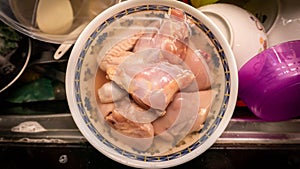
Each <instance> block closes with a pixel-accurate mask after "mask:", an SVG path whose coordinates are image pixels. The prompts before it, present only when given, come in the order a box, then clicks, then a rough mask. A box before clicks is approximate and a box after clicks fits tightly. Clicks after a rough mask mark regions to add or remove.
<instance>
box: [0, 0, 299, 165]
mask: <svg viewBox="0 0 300 169" xmlns="http://www.w3.org/2000/svg"><path fill="white" fill-rule="evenodd" d="M225 2H226V1H225ZM241 3H242V2H241ZM260 14H261V13H260ZM257 17H258V18H259V19H261V20H262V18H260V17H263V15H257ZM267 21H268V20H267ZM2 24H3V23H2ZM0 33H1V32H0ZM17 34H18V36H21V37H22V40H20V41H21V43H22V48H23V50H22V51H19V50H18V51H17V53H18V55H19V56H21V57H22V63H18V64H22V66H23V68H21V69H18V71H17V72H14V73H15V75H14V76H17V78H15V79H13V80H11V79H9V81H13V83H6V84H1V82H0V85H1V86H0V87H2V86H4V87H3V88H4V89H3V90H2V91H1V92H0V107H1V109H0V168H3V169H22V168H30V169H38V168H44V169H96V168H97V169H100V168H131V167H129V166H126V165H123V164H121V163H119V162H116V161H114V160H112V159H110V158H108V157H107V156H105V155H103V154H102V153H101V152H99V151H98V150H97V149H96V148H95V147H94V146H93V145H92V144H91V143H90V142H89V141H88V140H87V139H86V137H84V136H83V134H82V133H81V131H80V130H79V129H78V127H77V125H76V123H75V122H74V119H73V117H72V114H71V111H70V108H69V104H68V100H67V94H66V86H65V85H66V81H65V78H66V69H67V66H68V65H67V64H68V60H69V57H70V54H71V50H72V47H73V46H72V43H73V42H72V43H71V45H69V46H70V49H67V50H66V53H63V55H62V56H61V58H59V59H55V58H54V55H55V53H56V52H57V49H58V48H59V47H61V46H60V43H52V42H53V41H52V42H45V41H41V40H38V39H36V38H32V37H29V36H26V35H23V34H21V33H17ZM20 41H18V42H20ZM10 42H16V40H15V39H14V40H10ZM274 43H275V41H274ZM0 47H1V46H0ZM25 47H26V50H25ZM11 62H12V63H13V64H15V65H17V63H16V62H15V61H11ZM24 62H25V63H24ZM19 67H21V66H19ZM297 69H298V68H297ZM0 75H3V74H0ZM0 77H1V76H0ZM3 79H4V80H7V79H5V78H3ZM4 80H3V81H2V83H3V82H4ZM0 90H1V88H0ZM293 103H294V102H293ZM299 111H300V110H299ZM299 128H300V118H299V116H295V117H292V118H288V119H284V120H276V121H268V120H265V119H262V118H259V117H258V116H256V115H255V114H254V113H253V112H252V110H251V109H249V107H247V105H246V104H245V102H243V101H242V100H241V99H240V98H237V101H236V104H235V108H234V112H233V115H232V118H231V119H230V121H229V124H228V125H227V127H226V128H225V130H224V132H222V134H221V136H220V137H219V138H217V140H216V141H215V143H214V144H213V145H212V146H211V147H210V148H209V149H207V150H206V151H205V152H203V153H202V154H200V155H199V156H198V157H196V158H194V159H192V160H191V161H188V162H186V163H183V164H180V165H178V166H174V167H171V168H174V169H175V168H178V169H179V168H180V169H192V168H203V169H240V168H245V169H252V168H280V169H299V168H300V130H299Z"/></svg>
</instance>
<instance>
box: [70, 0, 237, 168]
mask: <svg viewBox="0 0 300 169" xmlns="http://www.w3.org/2000/svg"><path fill="white" fill-rule="evenodd" d="M150 5H154V6H155V5H156V6H159V5H161V6H168V7H169V8H170V7H172V8H180V9H182V10H184V11H188V13H189V14H190V15H192V16H193V17H195V18H201V22H202V23H203V26H205V25H210V28H204V29H207V33H210V35H212V36H215V37H218V39H215V40H212V41H213V43H217V45H219V47H222V46H221V45H220V44H222V45H224V48H222V51H220V52H223V53H224V55H225V53H226V58H225V60H226V59H227V60H228V63H225V64H226V66H227V67H228V69H229V70H228V71H227V72H226V71H225V74H226V75H225V78H226V77H227V78H228V84H230V87H229V88H228V89H227V90H226V91H227V92H230V93H229V94H228V97H227V100H226V101H228V102H227V103H228V104H226V105H224V106H223V107H222V108H221V109H224V116H223V117H222V118H221V119H220V120H219V125H218V126H216V127H215V131H219V132H213V133H211V135H210V136H209V137H208V138H207V140H206V142H205V143H203V144H202V145H201V149H200V148H199V147H197V148H195V149H194V150H193V151H190V152H188V153H187V154H185V155H184V156H181V155H180V154H178V155H177V156H176V158H174V159H170V160H166V161H159V162H158V161H155V160H153V161H148V159H147V156H145V159H143V160H137V159H132V158H128V157H126V156H124V155H121V154H120V153H117V152H116V151H111V148H109V147H107V146H103V147H98V146H97V145H98V143H97V141H95V140H97V137H96V136H95V135H94V134H93V133H92V132H91V131H90V129H89V126H87V125H86V123H85V122H84V120H83V118H82V116H81V114H80V112H79V111H78V106H77V105H76V103H77V101H76V98H75V97H74V95H75V93H76V89H75V85H74V80H75V76H74V72H75V71H76V70H75V69H76V66H74V64H76V63H77V61H78V59H79V57H80V56H79V55H80V53H81V51H82V49H84V48H86V45H87V40H88V39H89V38H90V36H91V35H92V34H93V32H94V31H95V28H98V27H99V23H103V22H105V21H107V19H109V18H111V17H112V16H114V15H116V14H117V13H118V12H119V11H122V10H125V9H127V8H129V7H131V8H132V7H138V6H144V7H146V8H147V7H150ZM199 20H200V19H199ZM79 60H81V62H82V58H80V59H79ZM225 62H226V61H225ZM237 77H238V75H237V67H236V62H235V59H234V56H233V52H232V50H231V48H230V45H229V44H228V42H227V40H226V38H225V36H224V35H223V34H222V33H221V31H220V30H219V29H218V28H217V26H216V25H215V24H214V23H213V22H212V21H211V20H210V19H209V18H208V17H207V16H205V15H204V14H203V13H201V12H199V10H197V9H196V8H193V7H191V6H190V5H188V4H185V3H183V2H180V1H169V0H160V1H155V0H130V1H124V2H121V3H119V4H116V5H114V6H112V7H110V8H108V9H107V10H105V11H104V12H102V13H101V14H99V15H98V16H97V17H96V18H94V19H93V20H92V21H91V22H90V23H89V24H88V26H87V27H86V28H85V29H84V30H83V31H82V33H81V34H80V35H79V37H78V39H77V41H76V43H75V44H74V47H73V49H72V51H71V55H70V58H69V61H68V65H67V71H66V92H67V100H68V104H69V107H70V110H71V114H72V117H73V119H74V121H75V123H76V125H77V126H78V127H79V129H80V131H81V132H82V134H83V135H84V137H85V138H86V139H87V140H88V141H89V142H90V143H91V144H92V145H93V146H94V147H95V148H96V149H97V150H99V151H100V152H101V153H103V154H104V155H105V156H107V157H109V158H111V159H112V160H115V161H117V162H120V163H122V164H124V165H127V166H131V167H137V168H145V167H146V168H165V167H172V166H176V165H179V164H182V163H185V162H187V161H190V160H192V159H194V158H195V157H197V156H198V155H200V154H201V153H203V152H204V151H206V150H207V149H208V148H209V147H211V146H212V145H213V144H214V142H215V141H216V140H217V138H218V137H219V136H220V135H221V134H222V132H223V131H224V130H225V128H226V126H227V125H228V123H229V121H230V119H231V116H232V114H233V111H234V108H235V103H236V100H237V87H238V78H237ZM86 131H87V132H86ZM102 144H103V143H102Z"/></svg>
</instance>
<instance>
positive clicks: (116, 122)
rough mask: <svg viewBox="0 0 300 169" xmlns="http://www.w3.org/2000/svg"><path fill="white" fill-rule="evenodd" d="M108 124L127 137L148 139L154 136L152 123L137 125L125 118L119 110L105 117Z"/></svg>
mask: <svg viewBox="0 0 300 169" xmlns="http://www.w3.org/2000/svg"><path fill="white" fill-rule="evenodd" d="M105 120H106V121H107V122H108V124H109V125H110V126H111V127H113V128H114V129H116V130H117V131H119V132H121V133H123V134H124V135H126V136H130V137H134V138H148V137H153V136H154V130H153V126H152V124H151V123H135V122H132V121H130V120H128V119H127V118H125V117H123V116H122V115H121V114H120V113H119V112H118V110H116V109H114V110H113V111H112V113H110V114H109V115H107V116H106V117H105Z"/></svg>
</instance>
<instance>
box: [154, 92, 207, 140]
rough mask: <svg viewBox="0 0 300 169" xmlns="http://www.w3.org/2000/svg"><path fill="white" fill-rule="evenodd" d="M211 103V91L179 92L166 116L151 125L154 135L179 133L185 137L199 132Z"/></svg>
mask: <svg viewBox="0 0 300 169" xmlns="http://www.w3.org/2000/svg"><path fill="white" fill-rule="evenodd" d="M211 102H212V91H211V90H206V91H199V92H193V93H182V92H179V93H178V94H177V95H176V96H175V98H174V100H173V102H172V103H171V104H170V106H169V107H168V109H167V112H166V114H165V115H164V116H162V117H160V118H159V119H157V120H155V121H154V122H153V123H152V124H153V127H154V132H155V135H160V134H161V133H163V132H169V133H171V134H173V135H174V133H180V136H181V137H182V136H184V137H185V136H186V135H187V134H189V133H191V132H194V131H200V130H201V129H202V127H203V123H204V122H205V120H206V117H207V114H208V113H209V111H210V106H211ZM183 134H185V135H183ZM182 138H183V137H182Z"/></svg>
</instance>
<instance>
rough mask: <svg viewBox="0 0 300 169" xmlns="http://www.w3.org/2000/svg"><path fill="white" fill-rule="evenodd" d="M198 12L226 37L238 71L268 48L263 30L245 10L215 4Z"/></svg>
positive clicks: (228, 5)
mask: <svg viewBox="0 0 300 169" xmlns="http://www.w3.org/2000/svg"><path fill="white" fill-rule="evenodd" d="M199 10H200V11H201V12H203V13H204V14H205V15H207V16H208V17H209V18H210V19H212V20H213V21H214V22H215V23H216V24H217V25H218V27H219V28H220V29H221V31H222V32H223V34H224V35H225V36H226V38H227V40H228V42H229V44H230V45H231V47H232V50H233V53H234V55H235V59H236V62H237V67H238V69H240V68H241V67H242V66H243V65H244V64H245V63H246V62H247V61H248V60H250V59H251V58H252V57H253V56H255V55H256V54H258V53H260V52H261V51H263V50H265V49H266V48H267V47H268V43H267V34H266V31H265V28H264V27H263V25H262V24H261V23H260V21H259V20H258V19H257V18H256V17H255V16H254V15H253V14H251V13H250V12H248V11H246V10H245V9H243V8H241V7H238V6H236V5H233V4H226V3H216V4H210V5H206V6H203V7H200V8H199Z"/></svg>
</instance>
